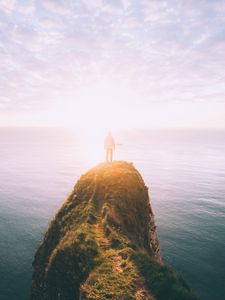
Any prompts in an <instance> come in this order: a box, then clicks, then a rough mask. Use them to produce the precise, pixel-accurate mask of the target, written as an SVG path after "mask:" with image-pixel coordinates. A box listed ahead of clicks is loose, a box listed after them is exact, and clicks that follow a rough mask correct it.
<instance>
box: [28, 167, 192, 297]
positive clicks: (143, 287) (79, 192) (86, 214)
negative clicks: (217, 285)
mask: <svg viewBox="0 0 225 300" xmlns="http://www.w3.org/2000/svg"><path fill="white" fill-rule="evenodd" d="M150 218H153V216H152V212H151V207H150V205H149V197H148V191H147V188H146V186H145V184H144V182H143V180H142V178H141V176H140V174H139V173H138V172H137V170H136V169H135V168H134V167H133V166H132V164H128V163H125V162H114V163H113V164H102V165H99V166H97V167H96V168H94V169H91V170H90V171H89V172H87V173H86V174H85V175H83V176H81V178H80V179H79V180H78V182H77V184H76V185H75V187H74V190H73V191H72V193H71V195H70V196H69V197H68V199H67V200H66V201H65V202H64V204H63V205H62V207H61V209H60V210H59V212H58V213H57V214H56V216H55V218H54V219H53V220H52V222H51V223H50V225H49V228H48V231H47V233H46V235H45V237H44V241H43V243H42V245H41V246H40V247H39V249H38V251H37V253H36V255H35V259H34V263H33V268H34V271H33V281H32V293H31V299H32V300H55V299H59V300H70V299H71V300H72V299H73V300H74V299H75V300H76V299H77V300H78V299H79V296H80V294H81V299H82V300H88V299H89V300H95V299H101V300H105V299H115V300H133V299H136V300H139V299H145V300H153V299H156V300H197V299H198V298H197V297H196V296H195V295H194V294H193V292H192V290H191V289H190V288H189V286H188V285H187V284H186V283H185V281H184V280H183V279H182V277H181V276H179V275H178V274H177V273H175V272H174V271H173V270H172V269H171V268H169V267H168V266H167V265H166V264H164V263H162V262H160V261H159V258H158V259H157V257H156V256H155V254H154V253H153V250H151V249H150V247H149V221H150ZM156 242H157V241H156ZM141 295H142V296H141Z"/></svg>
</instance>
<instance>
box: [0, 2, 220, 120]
mask: <svg viewBox="0 0 225 300" xmlns="http://www.w3.org/2000/svg"><path fill="white" fill-rule="evenodd" d="M224 15H225V5H224V1H222V0H221V1H220V0H217V1H210V0H205V1H194V0H191V1H178V0H171V1H155V0H152V1H148V0H140V1H137V0H117V1H108V0H82V1H72V0H66V1H60V0H54V1H53V0H45V1H35V0H34V1H25V0H24V1H16V0H0V66H1V68H0V89H1V98H0V103H1V105H0V114H1V111H2V112H4V113H5V111H6V110H7V111H8V114H10V111H15V110H17V111H18V113H19V112H20V111H23V110H24V107H26V110H29V109H30V110H31V111H32V110H33V107H35V109H36V110H38V109H40V110H41V109H43V108H44V107H45V108H46V109H47V107H50V106H51V105H52V103H54V101H55V103H56V102H57V101H58V102H60V101H64V103H66V102H67V101H68V103H69V102H70V101H71V99H76V100H74V101H79V95H80V94H81V93H82V92H83V90H84V88H85V87H87V88H88V87H89V86H91V85H93V84H94V83H96V84H99V83H101V82H103V80H107V81H108V82H111V84H112V86H114V87H117V86H118V85H119V86H120V87H122V88H123V89H125V90H127V91H131V92H132V93H133V95H134V97H133V98H134V99H133V102H134V103H138V102H139V104H134V105H139V107H140V103H141V106H142V107H143V109H148V107H149V105H150V104H149V103H157V102H160V103H172V102H179V103H184V102H185V103H187V102H190V103H195V102H210V101H213V102H220V103H222V102H225V99H224V94H225V85H224V70H225V61H224V53H225V18H224ZM121 98H122V96H121ZM121 101H123V99H121ZM135 101H136V102H135Z"/></svg>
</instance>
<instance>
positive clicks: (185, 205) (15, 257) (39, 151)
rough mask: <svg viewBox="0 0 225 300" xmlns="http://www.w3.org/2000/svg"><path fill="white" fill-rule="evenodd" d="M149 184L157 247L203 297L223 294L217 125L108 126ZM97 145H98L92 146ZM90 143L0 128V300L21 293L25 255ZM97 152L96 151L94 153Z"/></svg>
mask: <svg viewBox="0 0 225 300" xmlns="http://www.w3.org/2000/svg"><path fill="white" fill-rule="evenodd" d="M115 138H116V139H117V141H118V143H119V144H120V145H119V146H118V147H117V151H116V154H115V159H123V160H127V161H132V162H133V163H134V165H135V166H136V167H137V168H138V170H139V171H140V172H141V174H142V176H143V178H144V180H145V182H146V185H148V186H149V191H150V197H151V205H152V207H153V211H154V213H155V218H156V225H157V230H158V237H159V240H160V245H161V252H162V255H163V256H164V258H165V259H166V260H167V262H168V263H169V264H170V265H171V266H173V267H174V268H175V269H176V270H177V271H178V272H180V273H181V274H182V275H183V277H184V278H185V279H186V280H187V281H188V282H189V283H190V284H191V286H192V287H193V288H194V289H195V290H196V291H197V292H198V294H199V295H200V296H202V298H203V299H205V300H224V299H225V131H224V130H166V131H165V130H136V131H135V130H133V131H132V132H129V131H127V132H116V133H115ZM100 146H101V145H98V147H100ZM91 151H92V148H91V147H89V149H88V151H86V149H84V144H83V143H82V142H81V141H80V138H79V134H78V133H74V132H72V131H69V130H63V129H12V128H11V129H9V128H8V129H7V128H2V129H0V299H1V300H20V299H21V300H26V299H29V292H30V286H31V274H32V265H31V264H32V260H33V256H34V253H35V251H36V250H37V248H38V246H39V244H40V243H41V241H42V238H43V234H44V232H45V231H46V229H47V226H48V223H49V221H50V220H51V218H52V217H53V216H54V214H55V213H56V211H57V210H58V208H59V207H60V206H61V204H62V202H63V201H64V199H65V198H66V197H67V195H68V194H69V193H70V191H71V189H72V187H73V185H74V184H75V182H76V180H77V179H78V178H79V177H80V175H81V174H82V173H84V172H85V171H86V170H87V169H88V168H90V167H92V166H94V164H95V161H94V160H92V161H91V159H90V157H91ZM99 152H100V151H99Z"/></svg>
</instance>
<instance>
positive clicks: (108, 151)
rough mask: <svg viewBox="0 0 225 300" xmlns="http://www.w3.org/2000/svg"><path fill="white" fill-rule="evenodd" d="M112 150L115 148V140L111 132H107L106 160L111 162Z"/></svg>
mask: <svg viewBox="0 0 225 300" xmlns="http://www.w3.org/2000/svg"><path fill="white" fill-rule="evenodd" d="M114 150H115V141H114V138H113V136H112V134H111V132H109V133H108V135H107V136H106V138H105V151H106V162H112V160H113V151H114Z"/></svg>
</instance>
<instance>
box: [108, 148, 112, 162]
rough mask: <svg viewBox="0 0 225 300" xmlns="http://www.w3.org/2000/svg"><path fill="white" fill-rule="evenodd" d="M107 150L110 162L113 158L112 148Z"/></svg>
mask: <svg viewBox="0 0 225 300" xmlns="http://www.w3.org/2000/svg"><path fill="white" fill-rule="evenodd" d="M109 151H110V162H112V160H113V149H110V150H109Z"/></svg>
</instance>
